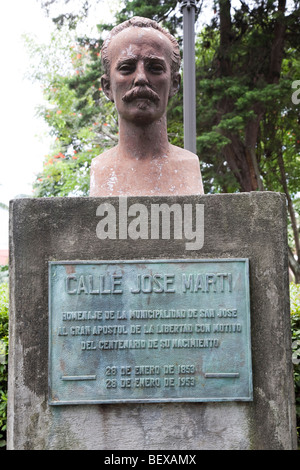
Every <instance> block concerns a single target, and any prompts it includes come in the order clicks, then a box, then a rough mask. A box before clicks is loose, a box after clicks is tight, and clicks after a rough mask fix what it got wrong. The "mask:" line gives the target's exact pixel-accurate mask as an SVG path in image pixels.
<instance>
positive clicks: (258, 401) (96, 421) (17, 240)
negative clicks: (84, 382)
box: [8, 193, 296, 450]
mask: <svg viewBox="0 0 300 470" xmlns="http://www.w3.org/2000/svg"><path fill="white" fill-rule="evenodd" d="M103 201H104V199H103V198H102V199H101V198H50V199H18V200H14V201H12V202H11V208H10V276H11V277H10V295H11V307H10V352H9V403H8V448H9V449H112V450H117V449H122V450H125V449H131V450H132V449H150V450H154V449H160V450H163V449H174V450H175V449H176V450H187V449H295V448H296V431H295V408H294V391H293V379H292V363H291V336H290V318H289V297H288V260H287V245H286V236H287V233H286V210H285V200H284V197H283V196H282V195H280V194H278V193H243V194H231V195H207V196H195V197H193V196H191V197H164V198H147V197H144V198H135V197H133V198H129V199H128V206H130V205H131V204H133V203H136V202H139V203H143V204H145V205H146V206H148V207H150V203H151V202H156V203H162V202H165V203H167V204H169V205H171V204H172V203H174V202H177V203H181V204H188V203H199V204H204V206H205V241H204V246H203V248H202V249H201V250H199V251H194V252H193V251H186V249H185V242H186V240H175V241H172V240H170V241H169V240H151V239H149V240H135V241H132V240H130V239H128V240H99V239H98V238H97V236H96V226H97V223H98V222H99V217H96V209H97V207H98V206H99V204H100V203H101V202H103ZM105 202H111V203H113V204H114V205H115V207H116V208H117V207H118V198H106V199H105ZM230 257H231V258H249V259H250V289H251V335H252V362H253V385H254V400H253V402H244V403H242V402H239V403H238V402H236V403H235V402H229V403H192V404H191V403H182V404H180V403H179V404H178V403H177V404H172V403H169V404H155V403H153V404H118V405H93V406H90V405H84V406H56V407H53V406H52V407H51V406H49V405H48V396H47V393H48V390H47V389H48V261H51V260H96V259H98V260H101V259H142V258H149V259H151V258H153V259H158V258H173V259H174V258H177V259H179V258H199V259H201V258H203V259H205V258H230Z"/></svg>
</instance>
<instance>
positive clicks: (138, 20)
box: [101, 16, 181, 76]
mask: <svg viewBox="0 0 300 470" xmlns="http://www.w3.org/2000/svg"><path fill="white" fill-rule="evenodd" d="M132 26H134V27H138V28H154V29H155V30H157V31H159V32H161V33H162V34H164V35H165V36H166V37H167V38H168V39H169V41H170V42H171V44H172V46H173V48H172V49H173V50H172V55H171V57H170V59H171V69H172V73H177V72H179V69H180V65H181V56H180V49H179V44H178V42H177V40H176V39H175V38H174V36H172V34H170V33H169V31H167V30H166V29H165V28H162V27H161V26H160V25H159V24H158V23H157V22H156V21H154V20H151V19H149V18H143V17H141V16H134V17H133V18H131V19H129V20H127V21H124V22H123V23H121V24H118V25H117V26H115V27H114V28H113V29H112V30H111V31H110V33H109V36H108V37H107V38H106V39H105V40H104V42H103V46H102V49H101V60H102V65H103V67H104V72H105V74H106V75H108V76H109V75H110V56H109V52H108V48H109V44H110V43H111V41H112V39H113V38H114V37H115V36H116V35H117V34H118V33H120V32H121V31H123V30H124V29H126V28H130V27H132Z"/></svg>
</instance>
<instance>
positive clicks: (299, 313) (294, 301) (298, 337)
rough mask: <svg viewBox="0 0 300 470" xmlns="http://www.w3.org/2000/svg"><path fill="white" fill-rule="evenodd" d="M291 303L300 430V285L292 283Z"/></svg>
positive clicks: (293, 356)
mask: <svg viewBox="0 0 300 470" xmlns="http://www.w3.org/2000/svg"><path fill="white" fill-rule="evenodd" d="M290 305H291V324H292V350H293V355H292V360H293V364H294V381H295V394H296V415H297V427H298V429H299V430H300V285H299V284H294V283H291V284H290Z"/></svg>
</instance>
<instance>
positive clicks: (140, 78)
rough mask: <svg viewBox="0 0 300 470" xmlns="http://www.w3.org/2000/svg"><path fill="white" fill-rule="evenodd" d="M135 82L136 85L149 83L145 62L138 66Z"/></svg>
mask: <svg viewBox="0 0 300 470" xmlns="http://www.w3.org/2000/svg"><path fill="white" fill-rule="evenodd" d="M134 84H135V86H143V85H147V84H149V80H148V78H147V74H146V70H145V67H144V64H139V65H138V66H137V68H136V75H135V79H134Z"/></svg>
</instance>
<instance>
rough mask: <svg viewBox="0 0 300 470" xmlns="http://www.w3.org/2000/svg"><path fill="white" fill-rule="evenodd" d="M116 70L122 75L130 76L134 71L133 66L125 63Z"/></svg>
mask: <svg viewBox="0 0 300 470" xmlns="http://www.w3.org/2000/svg"><path fill="white" fill-rule="evenodd" d="M118 70H119V71H120V72H121V73H123V74H130V73H132V72H133V71H134V64H130V63H125V64H122V65H120V66H119V67H118Z"/></svg>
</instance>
